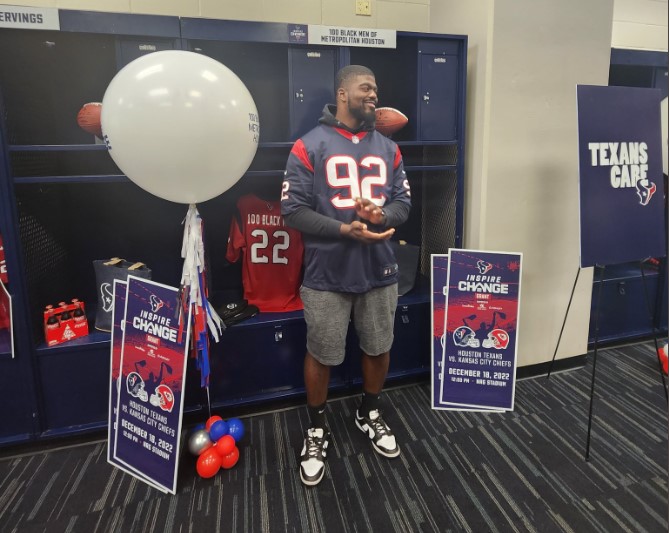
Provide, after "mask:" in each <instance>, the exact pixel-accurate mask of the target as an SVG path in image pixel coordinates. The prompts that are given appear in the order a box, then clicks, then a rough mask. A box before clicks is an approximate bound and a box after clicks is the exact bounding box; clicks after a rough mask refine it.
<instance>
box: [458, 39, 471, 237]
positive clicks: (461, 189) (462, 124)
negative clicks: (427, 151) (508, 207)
mask: <svg viewBox="0 0 669 533" xmlns="http://www.w3.org/2000/svg"><path fill="white" fill-rule="evenodd" d="M460 42H461V45H462V49H461V50H460V60H461V61H462V63H461V64H460V72H464V75H463V76H458V78H459V80H458V81H459V86H458V97H457V99H456V101H457V106H456V108H457V110H458V118H457V127H456V131H458V132H459V136H460V139H461V140H460V144H459V145H458V146H459V148H458V163H457V166H458V171H457V175H458V188H457V189H458V190H457V192H456V199H455V205H456V208H455V212H456V213H459V215H460V216H456V217H455V246H456V247H462V241H463V238H464V218H465V217H464V212H465V140H466V139H467V135H466V131H465V130H466V117H465V113H466V111H465V99H466V98H465V96H466V95H467V74H466V73H467V50H468V42H469V39H468V37H466V36H463V37H462V40H461V41H460Z"/></svg>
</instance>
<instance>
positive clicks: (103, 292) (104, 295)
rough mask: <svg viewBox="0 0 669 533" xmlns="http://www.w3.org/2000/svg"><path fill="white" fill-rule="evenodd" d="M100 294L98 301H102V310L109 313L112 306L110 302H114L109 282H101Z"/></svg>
mask: <svg viewBox="0 0 669 533" xmlns="http://www.w3.org/2000/svg"><path fill="white" fill-rule="evenodd" d="M100 296H101V299H100V301H101V302H102V310H103V311H104V312H105V313H109V312H110V311H111V308H112V304H113V303H114V300H113V298H114V295H113V294H112V291H111V283H103V284H102V285H100Z"/></svg>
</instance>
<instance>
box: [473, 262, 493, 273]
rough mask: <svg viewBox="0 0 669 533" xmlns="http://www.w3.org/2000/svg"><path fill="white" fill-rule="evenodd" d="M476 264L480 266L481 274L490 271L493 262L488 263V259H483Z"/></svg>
mask: <svg viewBox="0 0 669 533" xmlns="http://www.w3.org/2000/svg"><path fill="white" fill-rule="evenodd" d="M476 266H477V267H478V269H479V273H480V274H485V273H486V272H489V271H490V269H492V263H488V262H487V261H483V260H481V259H479V260H478V261H477V263H476Z"/></svg>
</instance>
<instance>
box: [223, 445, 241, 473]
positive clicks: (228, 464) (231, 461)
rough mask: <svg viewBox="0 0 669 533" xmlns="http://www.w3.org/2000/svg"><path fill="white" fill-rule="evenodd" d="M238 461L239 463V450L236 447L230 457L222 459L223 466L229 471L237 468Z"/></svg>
mask: <svg viewBox="0 0 669 533" xmlns="http://www.w3.org/2000/svg"><path fill="white" fill-rule="evenodd" d="M237 461H239V448H237V446H235V447H234V448H233V449H232V451H231V452H230V453H229V454H228V455H226V456H225V457H223V458H221V466H222V467H223V468H225V469H226V470H227V469H228V468H232V467H233V466H235V465H236V464H237Z"/></svg>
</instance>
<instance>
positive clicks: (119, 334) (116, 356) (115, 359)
mask: <svg viewBox="0 0 669 533" xmlns="http://www.w3.org/2000/svg"><path fill="white" fill-rule="evenodd" d="M126 290H127V284H126V282H125V281H121V280H118V279H115V280H114V289H113V291H112V299H113V302H114V304H113V307H112V331H111V343H110V344H111V346H110V365H109V368H110V370H111V375H110V383H109V425H108V428H107V462H109V463H110V464H112V465H114V466H115V467H116V468H120V469H121V470H123V471H124V472H126V473H128V474H130V475H131V476H135V477H136V478H138V479H141V480H142V481H143V482H144V483H147V484H149V485H151V486H152V487H154V488H156V489H158V490H160V491H162V492H167V490H166V489H165V488H163V487H161V486H159V485H156V484H155V483H153V482H152V481H151V480H150V479H148V478H146V477H145V476H144V475H143V474H142V473H141V472H140V471H138V470H134V469H133V468H130V467H128V466H127V465H125V464H123V463H121V462H119V461H117V460H116V459H115V458H114V449H115V445H116V430H117V429H118V426H117V425H116V420H117V413H118V409H117V405H118V391H119V388H120V386H121V380H120V379H119V376H120V373H121V353H122V351H123V349H122V348H123V331H124V329H125V325H124V321H125V296H126Z"/></svg>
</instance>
